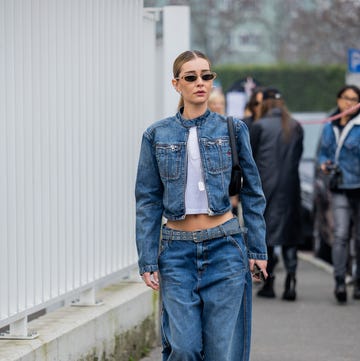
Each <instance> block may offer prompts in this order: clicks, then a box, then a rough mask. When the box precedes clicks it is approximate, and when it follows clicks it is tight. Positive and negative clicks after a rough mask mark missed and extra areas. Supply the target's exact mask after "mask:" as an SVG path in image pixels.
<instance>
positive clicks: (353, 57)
mask: <svg viewBox="0 0 360 361" xmlns="http://www.w3.org/2000/svg"><path fill="white" fill-rule="evenodd" d="M348 71H349V73H360V49H349V50H348Z"/></svg>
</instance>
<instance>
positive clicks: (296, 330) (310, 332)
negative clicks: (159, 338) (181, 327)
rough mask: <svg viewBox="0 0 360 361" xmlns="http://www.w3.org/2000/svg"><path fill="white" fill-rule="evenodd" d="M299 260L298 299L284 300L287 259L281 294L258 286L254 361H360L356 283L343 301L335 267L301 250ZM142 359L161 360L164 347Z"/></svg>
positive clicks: (279, 271)
mask: <svg viewBox="0 0 360 361" xmlns="http://www.w3.org/2000/svg"><path fill="white" fill-rule="evenodd" d="M299 258H300V259H299V269H298V276H297V293H298V298H297V301H295V302H287V301H283V300H282V299H281V295H282V291H283V284H284V278H285V272H284V269H283V266H282V264H281V263H280V264H279V265H278V266H277V268H276V280H275V290H276V295H277V298H275V299H270V300H268V299H262V298H259V297H257V296H256V292H257V290H258V289H259V286H257V285H256V284H254V287H253V294H254V298H253V335H252V349H251V361H305V360H306V361H358V360H360V342H359V340H360V301H355V300H353V298H352V287H348V302H347V304H346V305H339V304H337V302H336V300H335V298H334V296H333V289H334V284H333V278H332V274H331V272H332V268H331V267H330V266H329V265H327V264H325V263H323V262H321V261H318V260H317V259H314V258H313V257H312V255H311V254H306V253H300V256H299ZM141 361H161V348H160V347H158V348H156V349H154V350H153V351H152V353H151V354H150V355H149V356H148V357H146V358H143V359H142V360H141ZM219 361H221V360H219Z"/></svg>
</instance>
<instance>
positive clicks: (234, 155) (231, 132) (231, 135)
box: [227, 117, 240, 168]
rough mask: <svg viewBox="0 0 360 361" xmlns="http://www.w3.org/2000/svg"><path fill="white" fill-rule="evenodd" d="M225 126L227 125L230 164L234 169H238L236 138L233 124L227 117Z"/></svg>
mask: <svg viewBox="0 0 360 361" xmlns="http://www.w3.org/2000/svg"><path fill="white" fill-rule="evenodd" d="M227 125H228V132H229V138H230V147H231V157H232V164H233V168H234V167H240V164H239V156H238V152H237V147H236V138H235V132H234V122H233V118H232V117H227Z"/></svg>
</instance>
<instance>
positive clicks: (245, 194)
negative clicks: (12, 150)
mask: <svg viewBox="0 0 360 361" xmlns="http://www.w3.org/2000/svg"><path fill="white" fill-rule="evenodd" d="M173 73H174V79H173V80H172V84H173V86H174V88H175V90H176V91H177V92H179V94H180V95H181V99H180V104H179V111H178V113H177V114H176V115H175V116H172V117H169V118H166V119H163V120H160V121H158V122H156V123H154V124H153V125H151V126H150V127H149V128H148V129H147V130H146V131H145V132H144V134H143V138H142V144H141V151H140V158H139V165H138V173H137V179H136V190H135V194H136V212H137V213H136V241H137V248H138V254H139V269H140V274H141V275H142V277H143V280H144V282H145V284H146V285H147V286H149V287H151V288H152V289H154V290H158V289H159V288H160V287H161V292H162V340H163V360H167V361H190V360H192V361H195V360H196V361H200V360H206V361H219V360H221V361H235V360H236V361H237V360H248V359H249V352H250V329H251V288H252V278H251V272H253V271H254V264H255V263H256V264H257V265H258V266H259V267H260V269H261V270H262V271H263V272H264V274H265V276H267V274H266V264H267V261H266V259H267V254H266V243H265V222H264V218H263V212H264V208H265V198H264V195H263V192H262V189H261V183H260V178H259V175H258V171H257V168H256V165H255V163H254V160H253V158H252V155H251V148H250V144H249V135H248V131H247V127H246V126H245V124H244V123H242V122H241V121H239V120H234V125H235V132H236V137H237V147H238V150H239V159H240V164H241V167H242V169H243V173H244V186H243V189H242V190H241V195H240V197H241V202H242V206H243V210H244V219H245V223H246V227H247V229H248V233H247V237H246V241H247V243H245V240H244V234H243V232H242V231H241V229H240V226H239V222H238V219H237V218H235V217H234V216H233V215H232V213H231V205H230V199H229V191H228V188H229V183H230V176H231V166H232V161H231V150H230V145H229V136H228V131H227V122H226V117H224V116H222V115H220V114H217V113H214V112H211V111H210V110H208V109H207V101H208V97H209V94H210V92H211V88H212V85H213V79H214V78H215V76H216V74H215V73H213V72H212V71H211V69H210V62H209V60H208V59H207V57H206V56H205V55H204V54H202V53H200V52H198V51H186V52H184V53H182V54H180V55H179V56H178V57H177V58H176V60H175V62H174V66H173ZM163 217H164V218H165V219H166V222H167V223H166V224H165V225H164V226H163V227H161V224H162V219H163ZM160 234H161V241H160V245H159V240H160Z"/></svg>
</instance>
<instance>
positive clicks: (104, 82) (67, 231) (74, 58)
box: [0, 0, 155, 327]
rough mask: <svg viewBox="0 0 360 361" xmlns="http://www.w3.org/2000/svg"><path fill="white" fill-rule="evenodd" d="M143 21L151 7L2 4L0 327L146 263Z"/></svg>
mask: <svg viewBox="0 0 360 361" xmlns="http://www.w3.org/2000/svg"><path fill="white" fill-rule="evenodd" d="M143 21H144V20H143V3H142V1H140V0H0V249H1V251H0V327H1V326H2V325H5V324H6V322H7V321H6V320H7V319H8V320H9V317H11V316H12V315H15V314H20V313H21V312H22V311H26V312H28V311H34V310H36V309H37V308H39V307H40V306H41V305H44V304H45V303H46V302H47V301H49V300H52V299H55V298H58V297H61V296H62V295H66V293H69V292H72V291H73V290H75V289H77V288H79V287H83V286H86V285H87V284H91V283H92V282H95V281H97V280H101V279H103V278H104V277H108V276H110V275H112V274H114V273H116V272H118V271H120V270H122V269H125V268H127V267H128V266H130V265H133V264H134V263H135V262H136V258H137V257H136V249H135V234H134V216H135V210H134V196H133V190H134V182H135V174H136V166H137V159H138V152H139V142H140V138H141V133H142V131H143V130H144V128H145V127H146V125H147V124H148V122H149V121H153V120H154V107H153V106H152V107H149V108H147V106H149V105H150V104H155V95H154V91H153V89H152V87H153V84H151V83H149V82H146V81H145V82H144V79H146V78H145V75H146V74H147V72H149V71H151V69H149V68H148V67H147V59H146V56H144V47H143V44H144V42H145V41H146V39H148V40H149V41H150V37H153V36H154V27H152V28H151V25H149V28H150V29H152V31H153V33H151V31H150V32H148V34H144V31H143ZM147 21H149V20H147ZM144 36H145V37H144ZM151 41H154V40H153V39H151ZM145 95H146V101H144V98H145Z"/></svg>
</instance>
